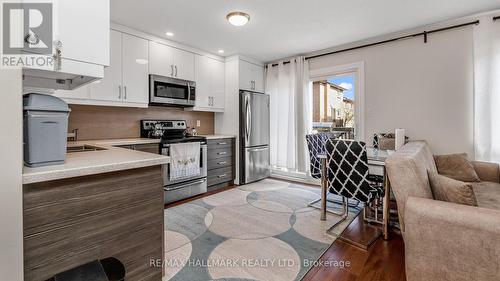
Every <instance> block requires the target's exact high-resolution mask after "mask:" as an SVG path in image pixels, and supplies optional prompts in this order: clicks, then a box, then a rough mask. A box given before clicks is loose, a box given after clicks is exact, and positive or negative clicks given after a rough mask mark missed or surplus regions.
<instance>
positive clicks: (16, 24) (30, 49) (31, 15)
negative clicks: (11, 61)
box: [2, 3, 52, 55]
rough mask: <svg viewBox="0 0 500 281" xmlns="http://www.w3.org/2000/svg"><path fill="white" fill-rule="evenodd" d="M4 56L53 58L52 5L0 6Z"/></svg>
mask: <svg viewBox="0 0 500 281" xmlns="http://www.w3.org/2000/svg"><path fill="white" fill-rule="evenodd" d="M2 8H3V17H2V18H3V22H2V23H3V54H4V55H21V54H26V53H34V54H43V55H52V3H3V7H2Z"/></svg>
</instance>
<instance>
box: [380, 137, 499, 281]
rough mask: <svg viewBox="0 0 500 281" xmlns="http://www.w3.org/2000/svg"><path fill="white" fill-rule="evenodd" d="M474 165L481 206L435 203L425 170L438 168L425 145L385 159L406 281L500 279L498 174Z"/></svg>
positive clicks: (409, 147) (485, 165) (493, 167)
mask: <svg viewBox="0 0 500 281" xmlns="http://www.w3.org/2000/svg"><path fill="white" fill-rule="evenodd" d="M473 165H474V168H475V170H476V172H477V174H478V176H479V177H480V179H481V180H482V182H480V183H474V184H473V189H474V193H475V195H476V198H477V201H478V205H479V207H472V206H466V205H459V204H454V203H448V202H443V201H437V200H434V199H433V196H432V192H431V189H430V185H429V179H428V177H427V170H430V171H436V165H435V163H434V158H433V155H432V153H431V151H430V149H429V146H428V145H427V143H426V142H424V141H414V142H409V143H408V144H406V145H405V146H404V147H403V148H402V149H400V150H398V151H397V152H395V153H394V154H392V155H391V156H390V157H389V158H388V159H387V162H386V167H387V173H388V176H389V181H390V184H391V187H392V190H393V192H394V195H395V197H396V200H397V203H398V211H399V220H400V223H401V231H402V233H403V238H404V242H405V263H406V265H405V266H406V277H407V280H408V281H416V280H426V281H429V280H453V281H457V280H464V281H465V280H467V281H469V280H492V281H493V280H495V281H498V280H500V184H499V182H500V169H499V165H498V164H493V163H485V162H474V163H473Z"/></svg>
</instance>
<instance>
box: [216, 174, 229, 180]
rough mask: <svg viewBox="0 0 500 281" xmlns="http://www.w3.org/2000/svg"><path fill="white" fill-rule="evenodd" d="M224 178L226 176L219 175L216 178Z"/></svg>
mask: <svg viewBox="0 0 500 281" xmlns="http://www.w3.org/2000/svg"><path fill="white" fill-rule="evenodd" d="M226 176H227V174H222V175H219V176H217V177H218V178H219V179H220V178H225V177H226Z"/></svg>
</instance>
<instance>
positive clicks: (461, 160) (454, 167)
mask: <svg viewBox="0 0 500 281" xmlns="http://www.w3.org/2000/svg"><path fill="white" fill-rule="evenodd" d="M434 161H435V162H436V167H437V170H438V172H439V174H441V175H444V176H447V177H450V178H452V179H456V180H458V181H465V182H479V181H481V180H480V179H479V177H478V175H477V174H476V170H474V166H473V165H472V163H471V162H469V160H467V154H465V153H460V154H448V155H436V156H434Z"/></svg>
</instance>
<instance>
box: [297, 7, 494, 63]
mask: <svg viewBox="0 0 500 281" xmlns="http://www.w3.org/2000/svg"><path fill="white" fill-rule="evenodd" d="M496 19H500V16H498V17H496ZM493 20H495V18H493ZM476 24H479V20H476V21H471V22H467V23H463V24H458V25H453V26H448V27H443V28H439V29H434V30H429V31H424V32H419V33H414V34H410V35H406V36H401V37H397V38H393V39H388V40H384V41H379V42H375V43H370V44H366V45H361V46H356V47H352V48H347V49H342V50H338V51H333V52H328V53H324V54H319V55H314V56H310V57H306V58H305V59H306V60H309V59H314V58H319V57H323V56H328V55H333V54H337V53H342V52H347V51H352V50H357V49H361V48H366V47H372V46H376V45H381V44H385V43H390V42H394V41H398V40H401V39H407V38H413V37H418V36H424V43H427V35H428V34H431V33H436V32H441V31H445V30H450V29H455V28H460V27H464V26H469V25H476Z"/></svg>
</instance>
